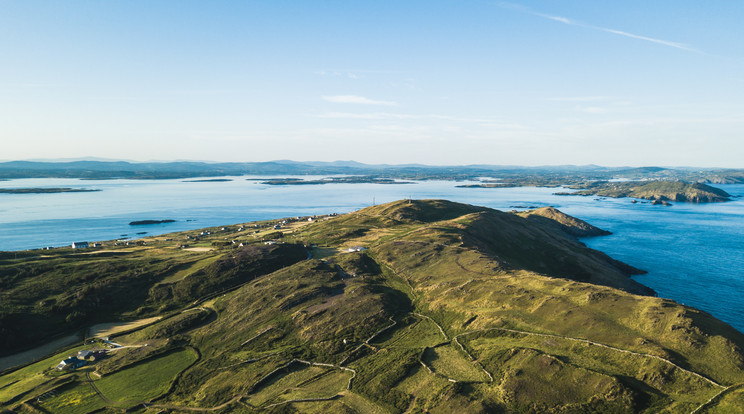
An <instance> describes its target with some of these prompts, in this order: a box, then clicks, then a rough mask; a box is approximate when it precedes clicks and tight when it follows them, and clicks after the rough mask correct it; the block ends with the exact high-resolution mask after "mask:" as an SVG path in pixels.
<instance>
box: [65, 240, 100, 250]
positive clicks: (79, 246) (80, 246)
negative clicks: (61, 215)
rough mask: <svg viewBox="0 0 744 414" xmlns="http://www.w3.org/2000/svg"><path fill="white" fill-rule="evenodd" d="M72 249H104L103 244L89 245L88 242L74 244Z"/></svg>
mask: <svg viewBox="0 0 744 414" xmlns="http://www.w3.org/2000/svg"><path fill="white" fill-rule="evenodd" d="M71 247H72V248H73V249H88V248H91V247H103V243H88V242H87V241H83V242H73V243H72V246H71Z"/></svg>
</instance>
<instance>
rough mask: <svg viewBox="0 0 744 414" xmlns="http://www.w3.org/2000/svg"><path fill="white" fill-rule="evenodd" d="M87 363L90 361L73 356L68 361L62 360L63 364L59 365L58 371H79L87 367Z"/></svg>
mask: <svg viewBox="0 0 744 414" xmlns="http://www.w3.org/2000/svg"><path fill="white" fill-rule="evenodd" d="M87 363H88V361H85V360H82V359H78V358H76V357H74V356H71V357H69V358H67V359H64V360H62V362H60V363H59V364H58V365H57V371H67V370H72V369H77V368H80V367H82V366H84V365H86V364H87Z"/></svg>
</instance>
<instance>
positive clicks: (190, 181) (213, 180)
mask: <svg viewBox="0 0 744 414" xmlns="http://www.w3.org/2000/svg"><path fill="white" fill-rule="evenodd" d="M226 181H232V179H230V178H205V179H201V180H183V181H182V182H184V183H224V182H226Z"/></svg>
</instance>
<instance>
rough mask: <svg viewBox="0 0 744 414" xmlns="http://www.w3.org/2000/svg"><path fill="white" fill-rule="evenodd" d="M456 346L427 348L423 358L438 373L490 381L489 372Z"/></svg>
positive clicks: (458, 379) (471, 380) (456, 378)
mask: <svg viewBox="0 0 744 414" xmlns="http://www.w3.org/2000/svg"><path fill="white" fill-rule="evenodd" d="M455 346H456V345H452V344H448V345H442V346H438V347H436V348H427V349H426V351H425V352H424V355H423V356H422V360H423V361H424V362H425V363H426V364H427V365H428V366H429V367H431V369H432V370H433V371H434V372H436V373H437V374H440V375H442V376H445V377H447V378H452V379H454V380H456V381H466V382H489V378H488V374H486V373H485V372H484V371H483V369H481V368H480V367H479V366H478V365H476V364H474V363H473V361H471V360H470V359H468V358H467V357H466V356H465V355H463V353H462V351H459V350H457V349H455Z"/></svg>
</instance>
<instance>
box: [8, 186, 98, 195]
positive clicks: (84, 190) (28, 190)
mask: <svg viewBox="0 0 744 414" xmlns="http://www.w3.org/2000/svg"><path fill="white" fill-rule="evenodd" d="M93 191H101V190H98V189H92V188H67V187H64V188H0V193H2V194H48V193H88V192H93Z"/></svg>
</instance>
